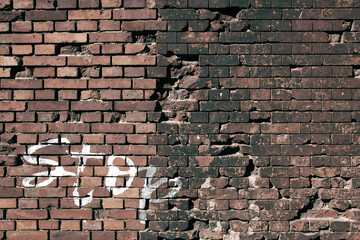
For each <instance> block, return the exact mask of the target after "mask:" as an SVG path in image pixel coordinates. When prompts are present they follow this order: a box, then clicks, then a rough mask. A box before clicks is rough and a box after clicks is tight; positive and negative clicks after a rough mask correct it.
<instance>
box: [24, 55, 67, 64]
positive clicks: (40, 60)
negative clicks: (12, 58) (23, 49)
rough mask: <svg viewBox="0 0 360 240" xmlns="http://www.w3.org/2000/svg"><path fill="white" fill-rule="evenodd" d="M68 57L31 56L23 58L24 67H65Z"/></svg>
mask: <svg viewBox="0 0 360 240" xmlns="http://www.w3.org/2000/svg"><path fill="white" fill-rule="evenodd" d="M65 62H66V57H58V56H41V57H40V56H31V57H23V64H24V66H65Z"/></svg>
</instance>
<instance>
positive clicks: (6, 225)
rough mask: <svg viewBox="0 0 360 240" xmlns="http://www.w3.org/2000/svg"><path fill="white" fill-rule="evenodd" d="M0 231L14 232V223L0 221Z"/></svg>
mask: <svg viewBox="0 0 360 240" xmlns="http://www.w3.org/2000/svg"><path fill="white" fill-rule="evenodd" d="M0 230H15V222H14V221H4V220H2V221H0Z"/></svg>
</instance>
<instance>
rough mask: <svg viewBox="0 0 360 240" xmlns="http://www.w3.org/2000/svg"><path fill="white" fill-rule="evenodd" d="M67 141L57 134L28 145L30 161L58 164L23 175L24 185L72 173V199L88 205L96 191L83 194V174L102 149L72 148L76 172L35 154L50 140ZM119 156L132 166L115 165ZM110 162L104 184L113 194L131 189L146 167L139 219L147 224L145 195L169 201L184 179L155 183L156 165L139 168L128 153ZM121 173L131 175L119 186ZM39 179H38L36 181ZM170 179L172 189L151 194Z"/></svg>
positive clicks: (98, 157)
mask: <svg viewBox="0 0 360 240" xmlns="http://www.w3.org/2000/svg"><path fill="white" fill-rule="evenodd" d="M59 142H60V143H65V144H70V141H69V140H68V139H67V138H61V139H60V141H59V139H58V138H55V139H50V140H47V141H44V142H41V143H40V144H38V145H35V146H32V147H30V148H29V149H28V152H27V154H26V153H25V155H24V160H25V161H27V162H28V163H30V164H34V165H38V164H45V165H50V166H55V169H54V170H51V171H50V172H49V171H43V172H38V173H34V174H32V176H31V177H26V178H24V179H23V185H24V186H25V187H35V188H38V187H46V186H48V185H49V184H51V183H52V182H53V181H54V180H56V179H57V178H58V177H59V178H61V177H63V176H73V177H75V178H76V181H75V183H74V185H73V186H74V191H73V199H74V203H75V205H77V206H80V207H81V206H85V205H87V204H89V203H90V202H91V201H92V200H93V193H94V189H93V190H91V191H90V192H88V193H87V196H86V197H80V193H79V184H80V174H81V173H82V172H84V169H85V166H86V162H87V160H88V159H91V158H95V159H103V155H105V154H103V153H91V151H90V150H91V149H90V146H89V145H83V147H82V150H81V152H71V153H70V156H72V157H74V158H78V159H79V162H78V166H77V171H76V173H73V172H69V171H66V170H65V169H64V167H62V166H58V165H59V163H58V162H56V161H54V160H51V159H48V158H41V157H39V162H38V161H37V157H36V156H34V155H33V154H34V153H36V151H38V150H40V149H42V148H45V147H47V146H50V145H51V144H59ZM66 153H69V151H66ZM117 158H122V159H124V160H125V162H126V164H127V165H128V166H129V170H127V171H122V170H120V169H119V168H118V167H117V166H115V165H114V161H115V159H117ZM107 165H108V167H109V170H108V173H107V175H106V177H105V186H106V188H107V189H108V191H109V192H112V193H113V194H114V195H121V194H123V193H124V192H126V190H128V189H129V188H130V187H131V184H132V183H133V181H134V178H135V176H136V174H137V173H138V172H139V171H146V178H147V180H145V183H144V188H143V189H142V192H141V199H140V201H139V208H140V210H139V219H140V221H141V223H143V224H145V221H146V220H147V217H146V211H145V210H143V209H145V206H146V199H149V201H150V202H152V203H162V202H165V201H167V199H169V198H172V197H174V196H175V195H176V194H177V193H178V192H179V191H180V189H181V187H182V181H181V180H180V178H178V177H176V178H174V179H168V178H161V179H160V180H158V181H156V182H155V183H152V180H153V177H154V175H155V173H156V171H157V169H156V167H154V166H148V167H141V168H138V169H137V168H136V167H135V165H134V162H133V161H132V160H131V159H130V158H129V157H125V156H109V158H108V162H107ZM118 176H128V177H129V179H128V181H126V185H125V187H120V188H117V187H115V186H116V178H117V177H118ZM43 178H47V179H46V180H43ZM37 181H38V182H39V183H37ZM168 182H173V186H174V187H172V188H171V191H170V192H169V193H168V194H166V195H165V196H158V198H155V199H152V198H151V196H152V194H153V192H154V191H155V190H156V189H157V188H159V187H160V186H161V185H162V184H166V183H168Z"/></svg>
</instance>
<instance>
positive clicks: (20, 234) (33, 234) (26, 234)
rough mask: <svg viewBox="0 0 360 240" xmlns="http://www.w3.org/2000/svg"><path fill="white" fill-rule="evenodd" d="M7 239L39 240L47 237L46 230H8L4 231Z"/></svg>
mask: <svg viewBox="0 0 360 240" xmlns="http://www.w3.org/2000/svg"><path fill="white" fill-rule="evenodd" d="M6 236H7V239H9V240H22V239H28V240H39V239H47V232H46V231H15V232H13V231H8V232H7V233H6Z"/></svg>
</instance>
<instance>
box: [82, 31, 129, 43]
mask: <svg viewBox="0 0 360 240" xmlns="http://www.w3.org/2000/svg"><path fill="white" fill-rule="evenodd" d="M89 41H90V42H131V41H132V35H131V33H127V32H118V33H117V32H102V33H90V34H89Z"/></svg>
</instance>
